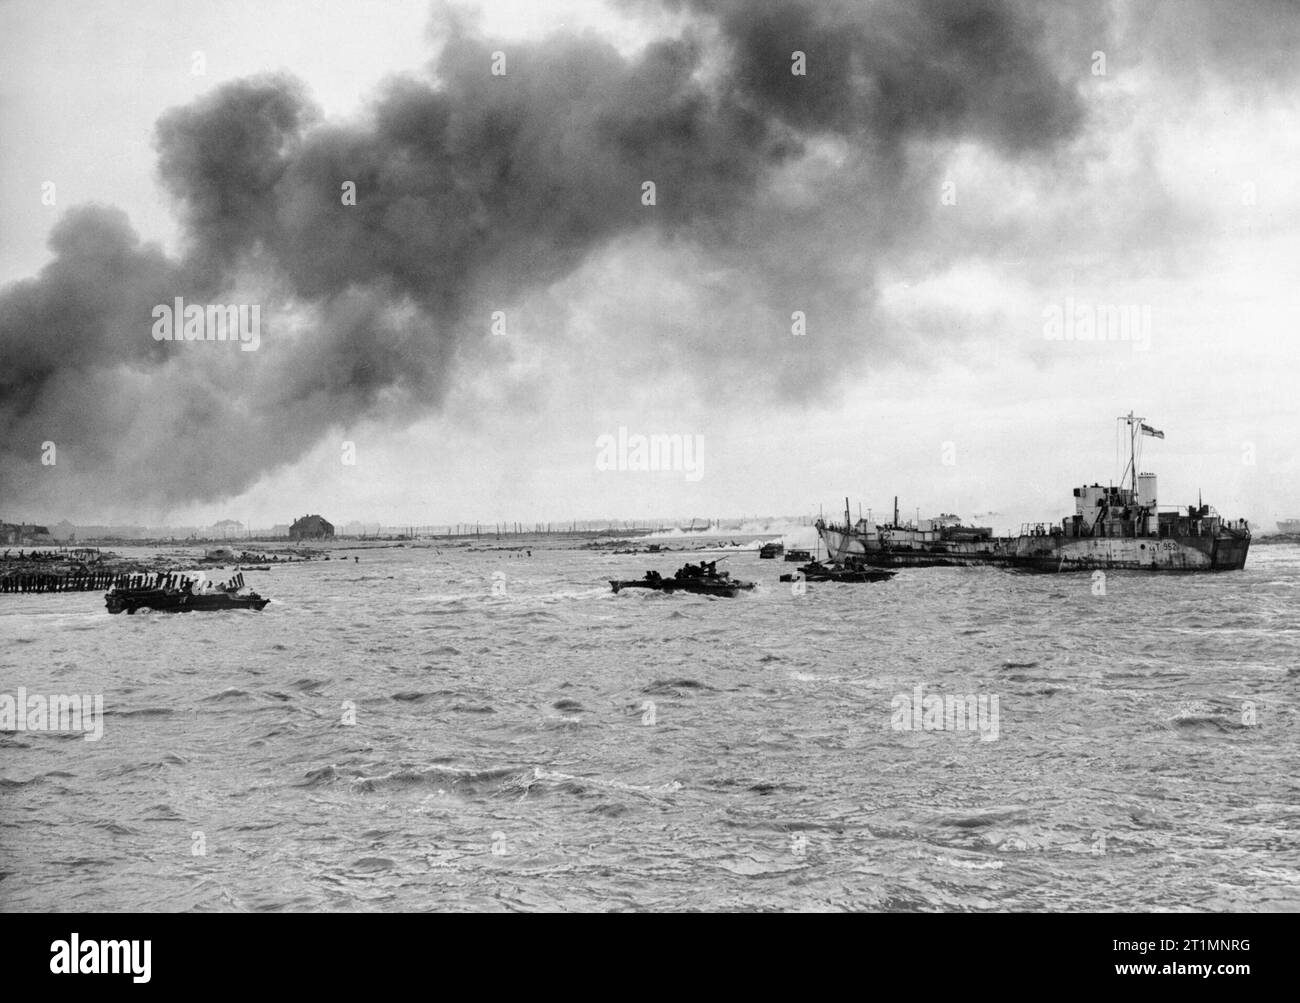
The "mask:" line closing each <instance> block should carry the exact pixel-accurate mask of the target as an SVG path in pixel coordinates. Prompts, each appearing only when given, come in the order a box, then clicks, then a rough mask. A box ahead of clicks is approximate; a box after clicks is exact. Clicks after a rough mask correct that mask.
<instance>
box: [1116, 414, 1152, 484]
mask: <svg viewBox="0 0 1300 1003" xmlns="http://www.w3.org/2000/svg"><path fill="white" fill-rule="evenodd" d="M1116 421H1126V422H1128V466H1126V467H1125V468H1124V472H1125V473H1128V474H1130V480H1129V489H1130V490H1131V491H1132V492H1133V494H1134V497H1136V496H1137V476H1138V472H1137V437H1138V430H1139V429H1140V428H1141V427H1142V423H1143V422H1144V421H1146V419H1145V418H1139V417H1137V416H1136V415H1134V414H1133V412H1132V411H1130V412H1129V413H1128V414H1122V415H1120V416H1119V418H1117V419H1116ZM1119 487H1120V490H1121V491H1123V490H1124V477H1123V475H1121V476H1120V479H1119Z"/></svg>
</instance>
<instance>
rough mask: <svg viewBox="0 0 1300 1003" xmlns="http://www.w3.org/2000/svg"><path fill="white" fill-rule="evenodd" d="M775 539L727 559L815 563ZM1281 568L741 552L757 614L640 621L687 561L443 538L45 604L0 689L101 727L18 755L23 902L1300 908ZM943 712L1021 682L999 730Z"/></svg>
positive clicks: (667, 607)
mask: <svg viewBox="0 0 1300 1003" xmlns="http://www.w3.org/2000/svg"><path fill="white" fill-rule="evenodd" d="M746 529H753V530H755V533H754V535H753V536H750V537H747V538H746V539H744V540H743V541H742V540H741V537H742V532H741V531H740V530H735V531H723V532H722V533H720V534H714V535H710V537H709V539H710V541H711V545H713V544H719V543H721V544H722V545H729V541H730V540H731V539H732V538H735V539H736V540H737V545H738V547H739V548H752V547H753V546H754V544H755V541H757V540H762V539H773V540H775V539H784V541H785V543H786V545H787V546H807V545H809V544H808V543H805V542H796V540H797V539H798V538H797V535H796V534H797V532H798V531H799V530H801V529H802V530H806V529H808V527H797V526H779V527H778V526H774V525H770V524H755V525H754V526H751V527H746ZM728 532H730V535H728ZM681 535H682V536H685V537H689V538H690V539H697V538H698V537H697V535H696V534H681ZM809 542H811V541H809ZM1257 549H1258V553H1252V557H1251V561H1250V566H1249V567H1248V568H1247V569H1246V570H1245V571H1244V572H1242V573H1240V574H1231V575H1218V576H1213V577H1200V576H1170V577H1163V576H1162V577H1154V578H1153V577H1146V576H1142V575H1126V574H1116V575H1112V576H1110V577H1109V578H1108V580H1107V595H1106V596H1103V597H1099V596H1095V595H1093V594H1092V591H1091V580H1090V578H1089V576H1087V575H1082V576H1068V575H1067V576H1064V577H1051V576H1049V577H1039V576H1030V575H1010V574H1003V573H1001V572H997V571H991V570H979V569H944V568H936V569H909V570H905V571H903V572H900V573H899V575H898V576H897V577H896V578H895V579H894V581H893V582H892V583H890V586H889V587H888V588H879V587H875V586H872V585H863V586H860V587H859V586H840V585H836V586H828V587H821V586H819V585H817V584H813V585H811V586H809V587H808V589H807V591H806V594H803V595H795V594H793V593H792V592H791V591H789V590H787V589H785V588H783V587H780V586H778V585H777V584H776V583H775V579H776V576H777V575H778V574H779V573H780V572H781V571H782V570H784V568H785V565H784V563H783V562H780V561H776V562H773V561H762V560H760V559H759V558H758V557H757V554H755V553H753V552H752V550H751V551H750V552H744V551H743V550H738V551H737V552H735V553H734V554H732V555H731V556H730V558H729V561H728V568H729V570H730V571H731V572H732V574H734V575H736V576H737V577H740V578H749V579H754V580H757V581H759V582H760V584H761V585H762V588H760V589H759V590H757V591H755V592H753V593H749V594H747V595H744V596H741V597H737V598H736V599H722V600H716V601H708V602H705V601H697V600H696V599H695V598H693V597H671V596H654V597H653V599H654V601H647V602H623V601H621V599H622V598H623V597H613V596H612V593H610V591H609V588H608V585H607V580H608V579H609V578H612V577H639V576H640V575H641V574H643V573H644V571H645V570H646V569H647V568H648V567H657V568H658V569H659V570H660V571H661V572H671V571H672V570H673V566H674V562H675V561H676V562H680V561H681V557H680V555H671V554H659V555H649V554H636V555H611V554H606V553H597V552H592V551H574V552H563V551H545V550H540V549H538V550H535V551H534V555H535V556H534V557H533V558H532V559H528V560H525V559H520V560H512V561H510V562H509V563H508V564H506V563H505V562H504V561H503V560H502V559H501V558H500V556H499V555H496V554H492V553H468V552H465V551H461V550H450V549H448V550H446V551H445V552H444V553H443V554H441V555H435V554H432V553H431V552H429V551H425V550H420V549H417V548H404V549H392V550H375V551H372V552H371V553H369V554H368V555H367V556H366V557H365V559H364V563H366V564H367V568H366V569H365V574H364V575H358V577H356V578H354V579H349V580H347V581H346V582H343V581H341V580H340V579H339V576H338V575H337V573H335V574H331V573H330V569H331V566H332V562H331V564H330V565H324V564H322V565H319V566H317V565H313V564H311V563H304V564H302V565H300V566H296V567H295V568H294V572H293V574H292V575H288V574H283V573H280V574H278V575H268V574H261V575H260V576H259V573H257V572H253V571H248V572H245V574H246V577H247V579H248V581H249V583H250V584H251V585H253V587H255V588H258V589H259V590H260V591H262V592H263V594H266V595H269V596H270V597H271V598H272V605H271V606H270V607H268V609H267V611H266V615H253V614H250V615H247V616H241V617H240V618H239V619H238V623H237V624H235V623H234V622H233V620H232V618H229V617H220V616H211V617H209V616H204V615H200V614H192V615H189V616H186V617H167V616H166V615H164V614H158V615H157V616H154V617H150V618H133V619H132V620H131V621H130V622H127V621H126V618H122V617H111V616H108V615H107V614H105V613H104V612H103V610H102V597H99V596H95V595H90V594H87V595H78V594H68V595H54V596H41V597H35V596H33V597H21V598H22V599H23V602H22V603H20V604H17V605H10V606H5V607H4V608H3V609H0V693H14V692H15V691H16V689H17V687H19V686H22V687H25V689H26V690H27V691H28V692H29V693H42V694H57V693H63V692H78V693H98V694H102V695H103V697H104V720H103V724H104V730H103V736H102V738H101V739H100V740H99V741H95V742H87V741H84V737H83V733H82V732H75V733H74V732H41V731H35V730H22V731H19V730H17V729H16V728H13V729H9V730H6V731H4V732H0V749H2V750H3V753H4V755H3V756H0V860H3V861H4V869H3V873H0V879H2V884H0V888H3V892H2V893H0V904H2V905H3V907H5V908H9V909H20V910H21V909H42V908H47V907H48V902H50V901H51V900H52V899H51V896H59V895H67V896H68V897H69V901H72V900H74V897H75V901H76V902H78V903H79V904H82V905H84V906H85V907H87V908H93V909H103V910H133V909H184V910H191V909H192V910H201V911H207V910H216V911H228V910H247V911H279V910H285V909H297V910H358V909H380V908H382V909H404V910H427V909H463V910H470V909H530V910H533V909H557V910H572V909H656V910H657V909H698V908H718V909H792V910H794V909H826V910H837V911H838V910H845V909H914V910H937V909H951V910H1001V909H1014V910H1071V909H1107V910H1121V911H1132V910H1169V909H1172V910H1247V911H1248V910H1262V911H1277V910H1283V909H1288V910H1294V909H1297V908H1300V893H1297V892H1296V890H1295V889H1296V888H1297V887H1300V874H1298V873H1297V869H1296V867H1295V866H1294V863H1293V862H1292V861H1290V860H1289V858H1287V857H1286V856H1285V854H1286V853H1287V852H1288V851H1289V850H1290V849H1291V846H1292V844H1293V842H1294V840H1293V836H1294V831H1295V826H1296V823H1297V818H1298V816H1297V809H1296V807H1295V797H1294V795H1295V790H1294V770H1293V769H1292V764H1293V761H1294V739H1293V736H1294V734H1295V732H1296V726H1297V723H1300V722H1298V721H1297V715H1298V714H1300V711H1297V710H1296V709H1295V707H1296V701H1295V686H1296V680H1297V679H1298V678H1300V670H1298V669H1297V667H1296V666H1297V665H1298V664H1300V630H1297V629H1296V627H1295V626H1294V624H1293V622H1292V620H1293V612H1292V611H1293V609H1294V595H1295V594H1296V589H1297V588H1300V548H1295V547H1286V546H1277V547H1268V548H1257ZM502 568H507V569H508V571H507V573H506V574H505V575H504V592H502V591H501V586H500V585H499V584H497V585H496V591H494V583H500V582H501V581H502V578H495V579H494V578H493V575H492V572H493V571H496V570H499V569H502ZM335 570H336V571H337V569H335ZM4 652H8V653H9V655H8V657H7V658H6V657H5V655H4ZM918 688H919V690H918ZM918 692H919V693H920V695H921V699H922V700H923V701H924V699H925V698H926V697H938V698H939V700H940V706H941V707H942V706H943V701H944V699H945V698H946V699H947V700H948V703H949V705H951V706H952V708H953V712H954V714H955V713H956V706H957V704H958V703H960V704H961V705H962V707H963V709H964V708H965V706H966V701H967V700H968V699H974V700H976V702H978V699H979V698H981V697H983V698H985V705H984V707H985V711H986V712H987V711H989V710H990V709H991V707H990V705H989V704H988V700H989V698H993V697H996V698H997V722H996V735H992V734H990V733H989V732H988V728H987V727H986V728H985V730H984V732H981V731H980V730H979V729H978V728H964V729H962V728H958V727H956V724H957V721H956V718H955V717H954V718H953V720H952V727H948V726H947V723H946V719H945V718H944V713H940V714H939V718H938V720H939V722H940V726H938V727H934V726H933V725H935V723H936V718H935V717H934V716H933V715H932V716H931V717H930V719H929V724H928V725H927V724H926V723H925V721H924V719H923V717H922V716H917V715H914V714H913V713H912V708H911V702H912V701H914V700H915V699H916V698H917V694H918ZM903 706H906V707H907V710H906V712H904V711H903V710H901V709H900V708H901V707H903ZM924 706H925V705H924V704H922V705H921V709H922V710H924ZM963 723H964V719H963ZM975 723H976V724H978V721H976V722H975ZM984 723H985V725H986V726H987V725H989V723H990V722H989V720H988V718H987V713H986V716H985V721H984ZM141 861H148V865H147V866H142V864H141Z"/></svg>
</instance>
